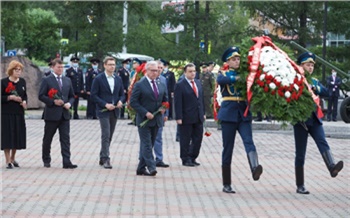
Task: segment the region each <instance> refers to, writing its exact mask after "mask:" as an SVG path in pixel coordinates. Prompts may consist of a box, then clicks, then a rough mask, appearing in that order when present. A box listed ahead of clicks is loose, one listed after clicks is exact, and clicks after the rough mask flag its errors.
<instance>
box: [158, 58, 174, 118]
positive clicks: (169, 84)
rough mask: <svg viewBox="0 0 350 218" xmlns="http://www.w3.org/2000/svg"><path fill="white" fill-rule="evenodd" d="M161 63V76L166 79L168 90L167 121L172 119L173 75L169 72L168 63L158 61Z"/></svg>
mask: <svg viewBox="0 0 350 218" xmlns="http://www.w3.org/2000/svg"><path fill="white" fill-rule="evenodd" d="M160 61H161V62H163V65H164V70H163V72H162V76H164V77H165V78H166V82H167V89H168V100H169V106H170V107H169V117H168V118H169V120H172V119H173V98H174V89H175V84H176V80H175V74H174V72H172V71H170V70H169V62H168V61H166V60H163V59H160Z"/></svg>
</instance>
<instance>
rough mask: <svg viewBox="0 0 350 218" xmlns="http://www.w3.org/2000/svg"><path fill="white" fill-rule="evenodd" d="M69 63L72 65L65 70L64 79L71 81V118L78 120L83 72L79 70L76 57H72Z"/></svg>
mask: <svg viewBox="0 0 350 218" xmlns="http://www.w3.org/2000/svg"><path fill="white" fill-rule="evenodd" d="M70 61H71V63H72V65H71V67H70V68H68V69H67V70H66V77H68V78H70V79H71V81H72V86H73V90H74V104H73V110H74V114H73V118H74V119H79V115H78V105H79V97H80V95H81V94H83V93H84V82H83V81H84V80H83V71H82V70H81V69H79V61H80V59H79V58H78V57H72V58H71V59H70Z"/></svg>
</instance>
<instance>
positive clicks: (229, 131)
mask: <svg viewBox="0 0 350 218" xmlns="http://www.w3.org/2000/svg"><path fill="white" fill-rule="evenodd" d="M240 56H241V55H240V53H239V48H238V47H230V48H228V49H227V50H226V51H225V52H224V54H223V56H222V61H223V62H226V63H227V64H228V65H229V70H228V71H224V72H222V74H219V75H218V77H217V83H218V84H219V85H220V90H221V93H222V103H221V107H220V110H219V114H218V119H219V120H220V122H221V126H222V141H223V151H222V180H223V186H224V188H223V192H225V193H235V191H234V190H233V189H232V187H231V162H232V153H233V148H234V143H235V137H236V133H237V132H238V133H239V134H240V135H241V138H242V141H243V144H244V148H245V151H246V153H247V157H248V162H249V165H250V169H251V172H252V177H253V179H254V180H255V181H256V180H259V178H260V175H261V174H262V172H263V168H262V166H261V165H259V162H258V154H257V151H256V148H255V145H254V142H253V136H252V114H251V112H250V111H249V113H248V115H247V116H246V117H245V116H244V115H243V114H244V111H245V110H246V108H247V102H246V100H245V99H246V98H245V96H242V94H241V92H240V90H239V89H238V88H237V85H236V83H237V82H239V81H240V80H241V78H240V74H239V72H238V69H239V66H240Z"/></svg>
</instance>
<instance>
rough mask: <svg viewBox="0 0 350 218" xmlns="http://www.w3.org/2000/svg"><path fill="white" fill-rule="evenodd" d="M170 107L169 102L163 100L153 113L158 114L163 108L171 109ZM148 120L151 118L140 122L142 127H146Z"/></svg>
mask: <svg viewBox="0 0 350 218" xmlns="http://www.w3.org/2000/svg"><path fill="white" fill-rule="evenodd" d="M169 107H170V105H169V102H162V106H161V107H160V108H159V109H158V110H157V111H156V112H154V113H153V116H156V115H157V114H158V113H159V112H160V111H161V110H163V109H169ZM148 121H149V119H147V120H145V121H143V122H142V123H141V124H140V127H144V126H145V125H146V124H147V123H148Z"/></svg>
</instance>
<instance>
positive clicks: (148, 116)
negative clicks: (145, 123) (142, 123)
mask: <svg viewBox="0 0 350 218" xmlns="http://www.w3.org/2000/svg"><path fill="white" fill-rule="evenodd" d="M146 117H147V119H149V120H152V119H153V118H154V116H153V114H152V113H150V112H147V113H146Z"/></svg>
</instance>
